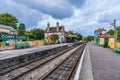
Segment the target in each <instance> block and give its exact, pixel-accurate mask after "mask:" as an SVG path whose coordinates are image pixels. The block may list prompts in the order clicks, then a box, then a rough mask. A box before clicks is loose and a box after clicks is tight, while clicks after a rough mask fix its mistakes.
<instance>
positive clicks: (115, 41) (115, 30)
mask: <svg viewBox="0 0 120 80" xmlns="http://www.w3.org/2000/svg"><path fill="white" fill-rule="evenodd" d="M113 25H114V48H116V43H117V28H116V19H114V23H113Z"/></svg>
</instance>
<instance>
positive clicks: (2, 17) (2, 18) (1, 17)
mask: <svg viewBox="0 0 120 80" xmlns="http://www.w3.org/2000/svg"><path fill="white" fill-rule="evenodd" d="M17 23H18V20H17V19H16V17H15V16H13V15H11V14H9V13H2V14H0V24H3V25H7V26H11V27H13V28H14V29H17Z"/></svg>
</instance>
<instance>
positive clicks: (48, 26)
mask: <svg viewBox="0 0 120 80" xmlns="http://www.w3.org/2000/svg"><path fill="white" fill-rule="evenodd" d="M47 32H50V23H49V22H48V23H47Z"/></svg>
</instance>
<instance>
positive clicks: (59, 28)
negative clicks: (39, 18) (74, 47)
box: [44, 22, 66, 43]
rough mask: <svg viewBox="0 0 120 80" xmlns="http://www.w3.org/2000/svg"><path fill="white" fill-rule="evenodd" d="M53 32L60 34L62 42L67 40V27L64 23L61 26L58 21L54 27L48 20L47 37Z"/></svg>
mask: <svg viewBox="0 0 120 80" xmlns="http://www.w3.org/2000/svg"><path fill="white" fill-rule="evenodd" d="M52 34H58V36H59V42H60V43H62V42H65V41H66V38H65V27H64V26H63V25H61V26H60V25H59V23H58V22H57V23H56V26H54V27H50V23H49V22H48V24H47V28H46V30H45V33H44V37H45V39H46V38H48V37H49V36H50V35H52Z"/></svg>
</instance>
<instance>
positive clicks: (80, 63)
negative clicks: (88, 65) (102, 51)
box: [74, 45, 87, 80]
mask: <svg viewBox="0 0 120 80" xmlns="http://www.w3.org/2000/svg"><path fill="white" fill-rule="evenodd" d="M86 46H87V45H86ZM86 46H85V49H84V51H83V54H82V56H81V59H80V61H79V65H78V69H77V72H76V74H75V77H74V80H79V76H80V72H81V68H82V63H83V58H84V55H85V50H86Z"/></svg>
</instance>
